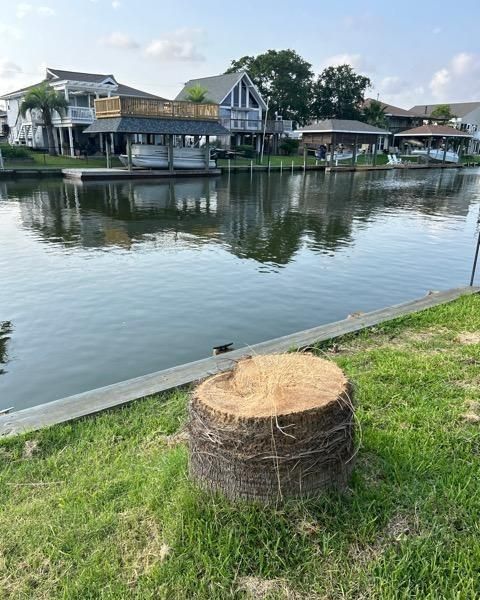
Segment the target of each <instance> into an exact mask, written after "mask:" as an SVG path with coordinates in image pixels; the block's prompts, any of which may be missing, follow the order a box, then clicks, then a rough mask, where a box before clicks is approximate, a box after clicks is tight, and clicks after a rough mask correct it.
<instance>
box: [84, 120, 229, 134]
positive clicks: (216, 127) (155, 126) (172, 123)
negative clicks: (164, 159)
mask: <svg viewBox="0 0 480 600" xmlns="http://www.w3.org/2000/svg"><path fill="white" fill-rule="evenodd" d="M84 133H151V134H156V135H162V134H172V135H229V134H230V132H229V131H228V129H226V128H225V127H223V126H222V125H220V123H217V122H216V121H200V120H194V119H153V118H151V117H110V118H106V119H97V120H96V121H94V122H93V123H92V124H91V125H89V126H88V127H87V128H86V129H84Z"/></svg>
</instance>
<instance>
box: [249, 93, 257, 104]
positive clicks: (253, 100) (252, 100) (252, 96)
mask: <svg viewBox="0 0 480 600" xmlns="http://www.w3.org/2000/svg"><path fill="white" fill-rule="evenodd" d="M249 94H250V106H251V107H252V108H258V102H257V101H256V100H255V97H254V95H253V94H252V92H249Z"/></svg>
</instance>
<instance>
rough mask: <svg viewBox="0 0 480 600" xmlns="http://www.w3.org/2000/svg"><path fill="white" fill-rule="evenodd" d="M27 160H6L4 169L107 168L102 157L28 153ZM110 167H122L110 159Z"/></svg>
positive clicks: (118, 162) (116, 161)
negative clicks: (72, 156)
mask: <svg viewBox="0 0 480 600" xmlns="http://www.w3.org/2000/svg"><path fill="white" fill-rule="evenodd" d="M28 154H29V159H28V160H25V161H21V160H15V159H8V160H5V168H6V169H68V168H70V167H73V168H75V167H78V168H79V169H89V168H102V167H106V166H107V160H106V158H104V157H97V156H96V157H92V156H89V157H88V158H87V159H85V158H71V157H69V156H50V155H49V154H44V153H40V152H31V151H28ZM111 166H112V167H120V166H122V165H121V163H120V161H119V160H118V158H115V157H112V160H111Z"/></svg>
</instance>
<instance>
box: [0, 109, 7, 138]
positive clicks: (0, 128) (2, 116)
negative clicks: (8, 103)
mask: <svg viewBox="0 0 480 600" xmlns="http://www.w3.org/2000/svg"><path fill="white" fill-rule="evenodd" d="M7 131H8V124H7V111H6V110H2V109H0V140H4V139H5V138H6V137H7Z"/></svg>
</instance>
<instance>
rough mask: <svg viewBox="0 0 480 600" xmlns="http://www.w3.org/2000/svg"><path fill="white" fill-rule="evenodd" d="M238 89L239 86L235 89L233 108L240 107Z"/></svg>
mask: <svg viewBox="0 0 480 600" xmlns="http://www.w3.org/2000/svg"><path fill="white" fill-rule="evenodd" d="M238 88H239V86H238V85H236V86H235V87H234V88H233V106H240V102H239V90H238Z"/></svg>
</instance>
